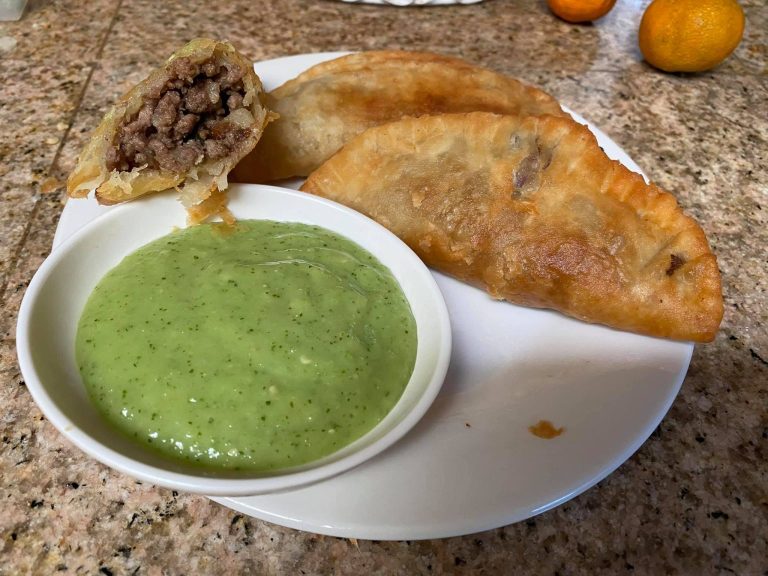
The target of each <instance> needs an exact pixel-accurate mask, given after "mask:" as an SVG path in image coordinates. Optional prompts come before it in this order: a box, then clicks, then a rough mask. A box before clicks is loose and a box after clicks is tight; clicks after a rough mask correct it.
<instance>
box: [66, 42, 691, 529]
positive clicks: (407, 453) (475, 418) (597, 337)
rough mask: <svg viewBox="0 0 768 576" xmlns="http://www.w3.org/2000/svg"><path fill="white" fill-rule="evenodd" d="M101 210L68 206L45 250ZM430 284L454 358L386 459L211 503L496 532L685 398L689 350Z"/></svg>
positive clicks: (575, 489)
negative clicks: (537, 431)
mask: <svg viewBox="0 0 768 576" xmlns="http://www.w3.org/2000/svg"><path fill="white" fill-rule="evenodd" d="M339 55H341V53H325V54H309V55H298V56H290V57H287V58H279V59H276V60H269V61H266V62H260V63H258V64H256V72H257V73H258V74H259V76H260V77H261V79H262V81H263V82H264V85H265V88H266V89H267V90H271V89H273V88H275V87H276V86H278V85H280V84H282V83H283V82H285V81H286V80H289V79H290V78H292V77H294V76H296V75H297V74H299V73H300V72H302V71H303V70H305V69H307V68H309V67H310V66H312V65H314V64H316V63H318V62H321V61H323V60H327V59H330V58H334V57H337V56H339ZM574 117H575V118H576V119H577V120H578V121H580V122H584V120H583V118H581V117H580V116H578V115H576V114H574ZM585 123H586V122H585ZM587 125H589V124H587ZM590 129H591V130H592V132H593V133H594V134H595V136H596V137H597V139H598V141H599V143H600V145H601V146H602V147H603V149H604V150H605V152H606V153H607V154H608V155H609V156H610V157H612V158H614V159H617V160H619V161H621V162H622V163H623V164H624V165H626V166H627V167H629V168H631V169H632V170H635V171H637V172H640V170H639V168H638V167H637V165H636V164H635V163H634V162H632V160H631V159H630V158H629V157H628V156H627V155H626V154H625V153H624V152H623V151H622V150H621V148H619V147H618V146H617V145H616V144H615V143H614V142H613V141H612V140H611V139H610V138H608V137H607V136H606V135H605V134H603V133H602V132H600V131H599V130H597V129H596V128H595V127H593V126H590ZM107 209H108V208H103V207H99V206H97V205H96V204H95V202H93V201H72V202H69V203H68V204H67V206H66V207H65V209H64V213H63V215H62V218H61V221H60V223H59V228H58V230H57V234H56V239H55V242H54V245H57V244H58V243H59V242H61V240H62V239H63V238H65V237H66V236H68V235H70V234H72V233H73V232H74V231H75V230H77V229H78V228H79V227H81V226H82V225H84V224H85V223H87V222H88V221H89V220H91V219H92V218H93V217H94V216H95V215H96V214H98V213H100V212H101V211H103V210H107ZM435 278H436V280H437V282H438V285H439V286H440V288H441V290H442V292H443V295H444V297H445V300H446V303H447V305H448V310H449V312H450V315H451V322H452V326H453V356H452V359H451V366H450V368H449V371H448V375H447V377H446V382H445V384H444V386H443V389H442V391H441V392H440V395H439V396H438V398H437V400H436V401H435V403H434V404H433V405H432V408H431V409H430V410H429V412H427V414H426V415H425V416H424V418H423V419H422V420H421V422H419V424H418V425H417V426H416V427H415V428H414V429H413V430H411V432H410V433H409V434H408V435H407V436H406V437H405V438H404V439H403V440H401V441H400V442H399V443H398V444H396V445H395V446H394V447H392V448H390V449H389V450H387V451H386V452H384V453H383V454H380V455H379V456H377V457H376V458H375V459H373V460H370V461H369V462H367V463H366V464H364V465H362V466H359V467H358V468H355V469H354V470H352V471H350V472H347V473H345V474H343V475H341V476H337V477H336V478H333V479H331V480H327V481H324V482H322V483H319V484H315V485H312V486H310V487H307V488H302V489H299V490H293V491H290V492H285V493H281V494H272V495H268V496H254V497H246V498H216V499H215V500H216V501H217V502H220V503H222V504H224V505H226V506H229V507H231V508H234V509H236V510H238V511H240V512H243V513H245V514H248V515H251V516H254V517H257V518H261V519H263V520H268V521H270V522H274V523H276V524H282V525H284V526H290V527H292V528H298V529H301V530H308V531H312V532H318V533H322V534H329V535H334V536H344V537H354V538H369V539H378V540H386V539H408V540H415V539H420V538H438V537H444V536H455V535H460V534H469V533H472V532H478V531H481V530H487V529H491V528H496V527H498V526H503V525H506V524H511V523H513V522H517V521H519V520H524V519H525V518H528V517H530V516H533V515H535V514H539V513H541V512H543V511H545V510H548V509H550V508H553V507H555V506H557V505H559V504H562V503H563V502H565V501H567V500H569V499H571V498H573V497H574V496H576V495H577V494H579V493H581V492H583V491H584V490H586V489H587V488H589V487H591V486H593V485H594V484H595V483H597V482H598V481H600V480H601V479H603V478H605V477H606V476H607V475H608V474H610V473H611V472H612V471H613V470H615V469H616V468H617V467H618V466H619V465H620V464H621V463H622V462H624V461H625V460H626V459H627V458H629V457H630V456H631V455H632V454H633V453H634V452H635V450H637V449H638V448H639V447H640V445H641V444H642V443H643V442H644V441H645V440H646V439H647V438H648V436H649V435H650V434H651V432H652V431H653V430H654V428H655V427H656V426H657V425H658V424H659V422H660V421H661V419H662V418H663V417H664V414H666V412H667V410H668V409H669V407H670V405H671V404H672V401H673V400H674V398H675V396H676V395H677V392H678V390H679V389H680V385H681V384H682V381H683V378H684V377H685V373H686V370H687V368H688V363H689V362H690V358H691V353H692V351H693V345H692V344H689V343H684V342H672V341H667V340H658V339H654V338H647V337H644V336H638V335H635V334H629V333H625V332H619V331H615V330H611V329H608V328H603V327H600V326H592V325H589V324H585V323H582V322H578V321H575V320H571V319H569V318H566V317H564V316H562V315H560V314H557V313H554V312H547V311H542V310H533V309H527V308H521V307H517V306H513V305H511V304H506V303H503V302H496V301H494V300H492V299H490V298H489V297H488V296H486V295H485V293H483V292H482V291H480V290H477V289H474V288H471V287H469V286H466V285H464V284H462V283H460V282H457V281H455V280H453V279H450V278H447V277H445V276H443V275H441V274H437V273H436V274H435ZM540 419H546V420H550V421H552V422H553V423H554V424H555V425H556V426H563V427H565V432H564V433H563V434H562V435H561V436H559V437H557V438H555V439H552V440H542V439H540V438H538V437H535V436H533V435H532V434H531V433H530V432H529V431H528V427H529V426H530V425H532V424H535V423H536V422H537V421H539V420H540Z"/></svg>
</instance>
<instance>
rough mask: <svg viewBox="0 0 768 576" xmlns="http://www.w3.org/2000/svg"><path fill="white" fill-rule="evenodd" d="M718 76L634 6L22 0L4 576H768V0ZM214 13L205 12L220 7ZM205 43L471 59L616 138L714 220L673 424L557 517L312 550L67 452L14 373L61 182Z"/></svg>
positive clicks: (4, 161) (2, 494)
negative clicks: (575, 8) (652, 59)
mask: <svg viewBox="0 0 768 576" xmlns="http://www.w3.org/2000/svg"><path fill="white" fill-rule="evenodd" d="M741 3H742V5H743V7H744V10H745V13H746V20H747V28H746V32H745V38H744V41H743V42H742V44H741V45H740V47H739V48H738V49H737V51H736V52H735V53H734V54H733V55H732V56H731V57H730V58H729V59H728V60H727V61H726V62H725V63H724V64H723V65H722V66H720V67H719V68H718V69H716V70H715V71H712V72H708V73H704V74H700V75H671V74H663V73H660V72H658V71H656V70H653V69H652V68H650V67H648V66H647V65H646V64H644V63H643V62H642V60H641V57H640V54H639V51H638V49H637V47H636V29H637V26H638V24H639V21H640V17H641V15H642V10H643V8H644V6H645V5H646V4H647V2H646V1H645V0H636V1H635V0H632V1H630V0H619V2H618V5H617V6H616V7H615V9H614V10H613V11H612V12H611V13H610V14H609V15H608V16H607V17H606V18H604V19H602V20H600V21H598V22H597V23H596V24H594V25H584V26H576V25H569V24H566V23H564V22H561V21H559V20H557V19H555V18H554V17H553V16H552V15H551V14H550V13H549V12H548V11H547V8H546V5H545V3H544V2H543V0H525V1H522V0H517V1H516V0H487V1H486V2H484V3H482V4H476V5H470V6H463V7H449V8H412V9H402V8H393V7H384V6H381V7H379V6H360V5H350V4H344V3H341V2H332V1H323V0H282V1H281V2H272V1H270V0H247V1H246V0H234V1H231V2H221V3H213V2H203V1H202V0H192V1H188V2H180V1H164V2H141V1H138V0H90V1H89V2H74V1H64V0H53V1H45V0H31V1H30V3H29V5H28V8H27V11H26V14H25V16H24V18H23V19H22V20H21V21H19V22H13V23H0V79H2V83H1V84H0V123H2V126H3V127H2V130H1V131H0V306H2V311H3V314H2V318H1V319H0V334H1V335H2V341H1V342H0V406H2V409H0V427H1V428H2V444H0V473H1V479H0V502H1V504H0V575H6V574H7V575H11V574H26V573H32V574H51V573H54V572H61V573H66V574H70V573H71V574H98V573H101V574H147V575H154V574H177V573H189V574H198V573H200V574H232V573H238V572H254V573H264V574H326V573H331V572H333V573H340V574H367V573H372V574H374V573H375V574H440V573H460V574H500V573H510V572H515V573H520V574H596V573H612V574H622V573H632V574H733V573H736V574H768V544H767V540H766V535H767V534H768V468H767V467H766V460H768V410H767V409H766V408H767V407H768V304H767V303H766V286H767V285H768V266H767V262H768V260H767V258H766V247H768V224H767V223H766V220H767V214H768V170H766V164H768V159H767V158H766V154H767V153H768V76H766V58H767V57H768V48H766V42H767V40H766V38H767V36H766V33H768V7H766V4H765V1H764V0H741ZM214 5H216V7H215V8H214V7H213V6H214ZM198 36H214V37H216V36H218V37H226V38H228V39H230V40H231V41H233V42H234V43H235V44H236V45H238V47H239V48H240V49H241V50H242V51H243V52H244V53H245V54H247V55H248V56H250V57H251V58H253V59H254V60H260V59H265V58H272V57H277V56H282V55H288V54H297V53H304V52H317V51H331V50H360V49H371V48H410V49H425V50H433V51H439V52H444V53H447V54H454V55H458V56H462V57H464V58H467V59H469V60H472V61H475V62H477V63H480V64H483V65H486V66H489V67H492V68H495V69H497V70H500V71H503V72H507V73H510V74H513V75H515V76H518V77H520V78H521V79H523V80H525V81H528V82H530V83H533V84H536V85H539V86H541V87H543V88H544V89H545V90H547V91H549V92H550V93H552V94H554V95H555V96H556V97H557V98H559V99H560V100H561V101H562V102H563V103H564V104H565V105H567V106H569V107H570V108H571V109H573V110H576V111H578V112H580V113H582V114H583V115H584V116H585V117H587V118H588V119H589V120H591V121H593V122H594V123H595V124H596V125H597V126H599V127H600V128H602V129H603V130H604V131H605V132H606V133H607V134H608V135H610V136H611V137H612V138H613V139H614V140H615V141H616V142H618V143H619V145H621V146H622V147H623V148H624V149H625V150H626V151H627V152H628V153H629V154H630V155H631V156H632V158H634V159H635V160H636V161H637V163H638V164H639V165H640V166H641V167H642V168H643V169H644V170H645V171H646V172H647V173H648V175H649V176H650V178H651V179H652V180H654V181H655V182H657V183H658V184H660V185H661V186H662V187H663V188H665V189H667V190H669V191H671V192H672V193H674V194H675V195H676V196H677V198H678V199H679V202H680V203H681V204H682V205H683V206H684V207H685V209H686V210H687V211H688V212H689V213H690V214H691V215H693V216H694V217H695V218H696V219H697V220H698V221H699V222H700V223H701V225H702V226H703V227H704V229H705V231H706V233H707V236H708V237H709V240H710V242H711V244H712V247H713V249H714V251H715V253H716V254H717V256H718V259H719V264H720V268H721V270H722V273H723V288H724V295H725V304H726V309H725V318H724V320H723V324H722V329H721V331H720V333H719V335H718V337H717V339H716V341H715V342H714V343H712V344H708V345H701V346H696V350H695V352H694V355H693V360H692V363H691V366H690V370H689V372H688V376H687V378H686V380H685V382H684V384H683V387H682V391H681V393H680V395H679V396H678V398H677V399H676V400H675V402H674V405H673V406H672V408H671V410H670V412H669V414H668V415H667V417H666V418H665V419H664V421H663V422H662V423H661V425H660V426H659V427H658V428H657V430H656V431H655V432H654V434H653V435H652V436H651V438H650V439H649V440H648V441H647V442H646V443H645V444H644V445H643V447H642V448H641V449H640V450H639V451H638V452H637V453H636V454H635V455H634V456H632V458H630V459H629V461H627V462H626V463H625V464H624V465H622V466H621V467H620V468H619V469H618V470H617V471H616V472H614V473H613V474H612V475H611V476H609V477H608V478H606V479H605V480H603V481H602V482H600V483H599V484H598V485H597V486H595V487H594V488H592V489H591V490H589V491H587V492H586V493H584V494H582V495H581V496H578V497H577V498H575V499H573V500H572V501H570V502H568V503H567V504H565V505H563V506H560V507H559V508H556V509H555V510H552V511H549V512H546V513H544V514H541V515H539V516H537V517H535V518H533V519H531V520H528V521H526V522H521V523H518V524H515V525H511V526H507V527H504V528H499V529H496V530H491V531H488V532H484V533H480V534H474V535H470V536H465V537H458V538H450V539H443V540H433V541H418V542H406V541H404V542H376V541H363V540H360V541H354V540H345V539H338V538H332V537H322V536H317V535H313V534H307V533H302V532H298V531H294V530H291V529H288V528H282V527H280V526H276V525H273V524H269V523H266V522H262V521H258V520H255V519H251V518H248V517H244V516H242V515H240V514H237V513H235V512H233V511H231V510H229V509H227V508H224V507H222V506H220V505H218V504H215V503H213V502H211V501H210V500H208V499H206V498H204V497H199V496H192V495H185V494H178V493H175V492H172V491H170V490H165V489H158V488H155V487H153V486H150V485H147V484H140V483H137V482H135V481H134V480H132V479H131V478H129V477H127V476H124V475H121V474H118V473H116V472H113V471H111V470H110V469H107V468H105V467H104V466H102V465H100V464H99V463H97V462H96V461H94V460H92V459H90V458H88V457H86V456H85V455H84V454H83V453H81V452H80V451H79V450H77V449H75V448H74V447H73V446H71V445H70V444H69V443H68V442H67V441H66V440H64V438H63V437H62V436H60V435H59V434H58V433H57V432H56V430H55V429H54V428H53V427H52V426H51V425H50V424H49V423H48V422H47V421H46V420H45V419H44V418H43V416H42V415H41V414H40V412H39V411H38V409H37V408H36V406H35V405H34V403H33V402H32V399H31V397H30V395H29V393H28V391H27V390H26V388H25V384H24V382H23V380H22V378H21V376H20V374H19V369H18V365H17V361H16V350H15V322H16V314H17V310H18V307H19V303H20V300H21V297H22V295H23V293H24V290H25V288H26V286H27V284H28V283H29V280H30V278H31V277H32V274H33V273H34V271H35V270H36V269H37V268H38V266H39V265H40V263H41V262H42V261H43V259H44V258H45V257H46V255H47V254H48V253H49V251H50V248H51V242H52V239H53V234H54V231H55V228H56V223H57V221H58V218H59V216H60V214H61V211H62V207H63V204H64V201H65V199H64V196H63V193H62V182H63V181H64V180H65V179H66V175H67V173H68V172H69V171H70V170H71V169H72V167H73V163H74V159H75V157H76V155H77V152H78V151H79V149H80V147H81V146H82V144H83V142H84V141H85V139H86V138H87V135H88V133H89V131H90V130H92V129H93V128H94V126H95V125H96V123H97V122H98V120H99V118H100V116H101V115H102V114H103V112H104V111H105V110H106V108H107V106H108V105H109V104H110V103H111V102H113V101H114V100H115V98H116V97H117V96H118V95H120V94H121V93H122V92H124V91H125V90H126V88H127V87H129V86H131V85H132V84H134V83H135V82H136V81H138V80H140V79H141V78H142V77H143V76H144V75H145V74H146V73H147V72H148V71H149V70H150V69H151V68H152V67H154V66H156V65H158V64H159V63H160V62H162V61H163V60H164V59H165V57H167V55H168V54H169V53H171V52H172V51H173V50H174V49H175V48H177V47H178V46H180V45H182V44H183V43H185V42H186V41H187V40H189V39H191V38H194V37H198Z"/></svg>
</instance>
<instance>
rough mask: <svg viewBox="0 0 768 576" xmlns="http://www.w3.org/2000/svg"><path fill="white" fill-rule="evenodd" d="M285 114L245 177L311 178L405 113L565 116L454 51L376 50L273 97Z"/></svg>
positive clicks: (241, 175) (301, 79)
mask: <svg viewBox="0 0 768 576" xmlns="http://www.w3.org/2000/svg"><path fill="white" fill-rule="evenodd" d="M267 104H268V106H269V108H270V109H271V110H274V111H275V112H277V113H278V114H279V115H280V118H279V119H278V120H276V121H275V122H273V123H271V124H270V125H269V126H268V127H267V129H266V130H265V131H264V136H263V138H262V140H261V142H260V143H259V144H258V145H257V147H256V149H255V150H254V151H253V153H251V154H249V155H248V156H246V157H245V158H244V159H243V160H242V161H241V162H240V164H238V166H237V167H236V168H235V170H234V171H233V173H232V179H233V180H234V181H237V182H256V183H258V182H268V181H271V180H277V179H280V178H289V177H292V176H306V175H308V174H309V173H310V172H312V170H314V169H315V168H317V167H318V166H320V164H322V163H323V162H325V161H326V160H327V159H328V158H330V157H331V156H332V155H333V154H334V153H335V152H336V151H337V150H338V149H339V148H341V146H343V145H344V143H345V142H347V141H348V140H350V139H351V138H352V137H354V136H356V135H357V134H359V133H361V132H362V131H363V130H366V129H367V128H370V127H372V126H378V125H379V124H384V123H387V122H391V121H394V120H399V119H400V118H403V117H405V116H421V115H428V114H440V113H444V112H473V111H477V110H479V111H486V112H497V113H501V114H552V115H562V114H563V111H562V110H561V109H560V106H559V105H558V103H557V101H556V100H555V99H554V98H552V97H551V96H550V95H549V94H546V93H545V92H542V91H541V90H538V89H536V88H533V87H531V86H527V85H526V84H523V83H522V82H519V81H518V80H515V79H514V78H511V77H509V76H505V75H503V74H499V73H497V72H494V71H492V70H488V69H486V68H481V67H479V66H475V65H472V64H470V63H469V62H466V61H464V60H461V59H459V58H452V57H449V56H442V55H439V54H431V53H427V52H409V51H372V52H360V53H357V54H350V55H348V56H343V57H341V58H337V59H335V60H330V61H327V62H323V63H321V64H318V65H316V66H313V67H312V68H310V69H309V70H307V71H306V72H304V73H302V74H300V75H299V76H298V77H296V78H294V79H293V80H289V81H288V82H286V83H285V84H283V85H282V86H280V87H279V88H277V89H275V90H274V91H272V92H270V93H269V94H268V96H267Z"/></svg>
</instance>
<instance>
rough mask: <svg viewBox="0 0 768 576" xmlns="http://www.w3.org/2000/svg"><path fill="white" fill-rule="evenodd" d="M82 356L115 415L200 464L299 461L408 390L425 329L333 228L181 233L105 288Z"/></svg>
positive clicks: (328, 449)
mask: <svg viewBox="0 0 768 576" xmlns="http://www.w3.org/2000/svg"><path fill="white" fill-rule="evenodd" d="M76 355H77V362H78V366H79V368H80V373H81V375H82V378H83V381H84V383H85V386H86V388H87V390H88V393H89V395H90V396H91V399H92V400H93V402H94V403H95V404H96V406H97V407H98V409H99V411H100V412H101V413H102V414H103V415H104V416H105V418H106V419H107V420H108V421H109V422H110V423H111V424H112V425H114V426H115V427H116V428H118V429H119V430H120V431H122V432H123V433H124V434H127V435H129V436H130V437H132V438H135V439H136V440H137V441H139V442H142V443H146V445H148V446H150V447H152V449H154V450H158V451H160V452H161V453H163V454H165V455H167V456H169V457H172V458H176V459H183V460H185V461H188V462H192V463H195V464H198V465H200V466H201V467H208V468H218V469H228V470H249V471H260V472H261V471H272V470H277V469H281V468H287V467H292V466H297V465H301V464H304V463H307V462H310V461H313V460H316V459H318V458H321V457H323V456H325V455H328V454H331V453H333V452H335V451H336V450H339V449H340V448H342V447H344V446H345V445H347V444H349V443H351V442H352V441H354V440H355V439H357V438H359V437H361V436H362V435H364V434H365V433H366V432H368V431H369V430H371V429H372V428H373V427H375V426H376V424H377V423H378V422H379V421H380V420H381V419H382V418H383V417H384V416H385V415H386V414H387V413H388V412H389V411H390V410H391V409H392V408H393V407H394V405H395V404H396V403H397V401H398V399H399V398H400V396H401V395H402V392H403V390H404V389H405V386H406V384H407V383H408V380H409V379H410V376H411V372H412V371H413V366H414V363H415V359H416V323H415V320H414V318H413V315H412V314H411V309H410V307H409V305H408V302H407V300H406V298H405V296H404V294H403V292H402V290H401V288H400V286H399V284H398V283H397V281H396V280H395V278H394V277H393V276H392V273H391V272H390V271H389V269H387V268H386V267H385V266H384V265H383V264H381V263H380V262H379V261H378V260H377V259H376V258H375V257H374V256H373V255H372V254H370V253H369V252H367V251H366V250H364V249H363V248H362V247H360V246H358V245H357V244H355V243H354V242H352V241H350V240H348V239H346V238H344V237H342V236H340V235H338V234H336V233H334V232H331V231H329V230H326V229H324V228H320V227H317V226H308V225H305V224H297V223H284V222H273V221H267V220H245V221H240V222H238V223H237V224H236V225H235V226H234V227H227V226H224V225H221V224H207V225H200V226H195V227H191V228H187V229H184V230H180V231H176V232H173V233H171V234H169V235H167V236H165V237H163V238H160V239H158V240H156V241H154V242H152V243H150V244H148V245H146V246H144V247H142V248H140V249H139V250H137V251H136V252H134V253H132V254H130V255H129V256H127V257H126V258H125V259H124V260H123V261H122V262H121V263H120V264H119V265H117V266H116V267H115V268H113V269H112V270H111V271H110V272H109V273H108V274H107V275H106V276H105V277H104V278H103V279H102V280H101V281H100V282H99V284H98V285H97V286H96V288H95V289H94V291H93V293H92V294H91V296H90V298H89V299H88V302H87V304H86V306H85V310H84V311H83V314H82V316H81V318H80V323H79V325H78V331H77V339H76Z"/></svg>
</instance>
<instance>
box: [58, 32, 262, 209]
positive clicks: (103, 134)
mask: <svg viewBox="0 0 768 576" xmlns="http://www.w3.org/2000/svg"><path fill="white" fill-rule="evenodd" d="M263 98H264V93H263V89H262V86H261V81H260V80H259V78H258V77H257V76H256V74H255V73H254V71H253V64H252V63H251V62H250V61H248V60H247V59H246V58H245V57H244V56H243V55H241V54H240V53H239V52H237V50H235V48H234V47H233V46H232V45H231V44H229V43H228V42H217V41H214V40H209V39H204V38H203V39H198V40H193V41H192V42H190V43H189V44H187V45H186V46H184V47H183V48H181V49H180V50H178V51H177V52H175V53H174V54H173V55H172V56H171V57H170V58H169V59H168V61H167V62H166V64H165V65H163V66H162V67H160V68H159V69H157V70H155V71H153V72H152V73H151V74H150V75H149V77H147V78H146V79H145V80H143V81H142V82H141V83H139V84H138V85H136V86H134V87H133V88H132V89H131V90H130V91H129V92H128V93H127V94H125V95H124V96H123V97H122V98H121V99H120V100H119V101H118V102H117V103H116V104H115V105H114V106H113V108H112V109H111V110H110V111H109V112H108V113H107V114H106V116H105V117H104V118H103V120H102V121H101V123H100V124H99V126H98V127H97V128H96V130H95V132H94V133H93V135H92V136H91V139H90V141H89V142H88V143H87V144H86V146H85V148H84V149H83V151H82V152H81V154H80V157H79V159H78V162H77V166H76V167H75V170H74V171H73V172H72V174H71V175H70V177H69V180H68V182H67V192H68V193H69V195H70V196H72V197H82V196H86V195H87V194H88V193H89V192H90V191H91V190H93V189H94V188H95V189H96V198H97V199H98V201H99V202H100V203H102V204H116V203H119V202H124V201H126V200H131V199H133V198H136V197H139V196H142V195H144V194H148V193H150V192H157V191H161V190H167V189H169V188H174V187H177V188H178V189H179V190H180V192H181V201H182V203H183V204H184V205H185V206H186V207H187V208H191V207H194V206H196V207H197V208H198V211H199V210H200V207H201V206H205V204H204V201H205V200H206V199H208V198H209V197H210V196H211V195H212V194H214V195H215V194H216V193H218V191H222V190H224V189H225V188H226V187H227V175H228V173H229V171H230V170H231V169H232V167H233V166H234V165H235V164H237V162H238V161H239V160H240V159H241V158H242V157H243V156H245V155H246V154H247V153H248V152H250V151H251V150H253V147H254V146H255V145H256V142H258V140H259V138H260V137H261V134H262V132H263V129H264V126H265V125H266V123H267V122H268V121H269V120H270V119H271V116H270V113H269V112H268V111H267V109H266V108H265V106H264V104H263ZM214 204H215V203H214Z"/></svg>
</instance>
